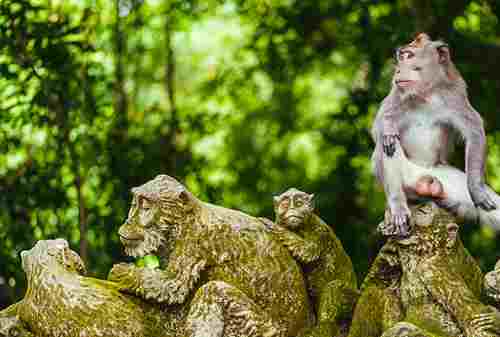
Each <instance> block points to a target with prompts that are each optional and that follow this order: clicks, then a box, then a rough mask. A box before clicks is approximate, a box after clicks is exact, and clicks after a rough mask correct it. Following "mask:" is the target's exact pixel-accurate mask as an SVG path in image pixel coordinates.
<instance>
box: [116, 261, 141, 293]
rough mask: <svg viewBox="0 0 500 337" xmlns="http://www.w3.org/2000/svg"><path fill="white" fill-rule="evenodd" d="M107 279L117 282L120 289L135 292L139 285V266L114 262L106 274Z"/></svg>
mask: <svg viewBox="0 0 500 337" xmlns="http://www.w3.org/2000/svg"><path fill="white" fill-rule="evenodd" d="M108 280H109V281H112V282H116V283H118V284H119V288H120V290H123V291H125V292H131V293H134V294H135V293H136V292H137V291H138V289H139V285H140V268H138V267H136V266H135V265H134V264H131V263H119V264H115V265H114V266H113V268H111V271H110V272H109V274H108Z"/></svg>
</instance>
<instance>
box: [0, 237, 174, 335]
mask: <svg viewBox="0 0 500 337" xmlns="http://www.w3.org/2000/svg"><path fill="white" fill-rule="evenodd" d="M21 258H22V265H23V269H24V271H25V272H26V277H27V281H28V289H27V291H26V295H25V297H24V299H23V300H21V301H20V302H18V303H17V304H14V305H13V306H11V307H9V308H7V309H6V310H4V311H2V312H0V335H1V336H6V337H14V336H16V337H17V336H25V337H28V336H44V337H52V336H53V337H82V336H87V337H94V336H101V337H121V336H123V337H146V336H151V337H157V336H164V337H170V336H174V335H175V334H174V332H175V330H174V328H175V327H172V326H169V322H171V321H172V320H171V318H170V316H171V315H170V314H169V311H167V310H161V309H160V308H159V307H158V306H156V305H153V304H148V303H146V302H144V301H142V300H140V299H138V298H136V297H134V296H129V295H126V294H123V293H121V292H120V291H119V290H118V286H117V285H116V284H115V283H113V282H110V281H103V280H98V279H94V278H90V277H85V276H83V275H82V274H83V273H84V265H83V263H82V261H81V259H80V257H79V256H78V255H77V254H76V253H75V252H74V251H72V250H70V249H69V247H68V243H67V242H66V241H65V240H62V239H57V240H47V241H39V242H38V243H37V244H36V245H35V246H34V247H33V248H32V249H31V250H29V251H24V252H22V253H21ZM172 315H173V314H172Z"/></svg>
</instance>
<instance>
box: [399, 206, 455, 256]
mask: <svg viewBox="0 0 500 337" xmlns="http://www.w3.org/2000/svg"><path fill="white" fill-rule="evenodd" d="M411 221H412V223H411V232H410V236H408V237H406V238H402V239H399V240H398V243H399V245H401V246H413V247H414V248H416V249H417V250H418V251H420V252H427V253H434V252H436V251H438V250H440V249H444V248H452V247H453V246H454V245H455V242H456V239H457V235H458V225H457V224H456V223H455V222H454V218H453V217H452V216H451V215H450V214H449V213H448V212H447V211H445V210H444V209H441V208H439V207H438V206H436V205H434V204H433V203H426V204H423V205H419V206H416V207H414V208H413V209H412V219H411Z"/></svg>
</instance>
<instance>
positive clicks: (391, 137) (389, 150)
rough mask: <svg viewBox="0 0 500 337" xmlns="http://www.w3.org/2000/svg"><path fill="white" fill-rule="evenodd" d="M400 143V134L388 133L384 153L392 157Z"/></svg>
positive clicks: (384, 143) (384, 141)
mask: <svg viewBox="0 0 500 337" xmlns="http://www.w3.org/2000/svg"><path fill="white" fill-rule="evenodd" d="M398 141H399V134H397V133H388V134H387V133H386V134H384V136H383V148H384V153H385V154H386V155H387V156H388V157H392V156H393V155H394V152H396V143H397V142H398Z"/></svg>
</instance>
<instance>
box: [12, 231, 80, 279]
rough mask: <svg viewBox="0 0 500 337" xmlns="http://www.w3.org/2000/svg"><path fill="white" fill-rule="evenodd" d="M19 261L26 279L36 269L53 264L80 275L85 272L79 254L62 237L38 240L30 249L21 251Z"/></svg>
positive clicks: (52, 265)
mask: <svg viewBox="0 0 500 337" xmlns="http://www.w3.org/2000/svg"><path fill="white" fill-rule="evenodd" d="M21 261H22V266H23V270H24V271H25V272H26V275H27V276H28V279H29V278H30V275H31V274H32V273H33V272H35V271H36V270H39V269H43V268H50V267H54V266H63V267H64V269H65V270H67V271H70V272H76V273H78V274H81V275H83V274H85V272H86V270H85V265H84V263H83V261H82V260H81V258H80V256H79V255H78V254H77V253H76V252H74V251H72V250H71V249H70V248H69V244H68V242H67V241H66V240H64V239H56V240H40V241H38V242H37V243H36V244H35V246H34V247H33V248H31V249H30V250H24V251H22V252H21Z"/></svg>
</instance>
